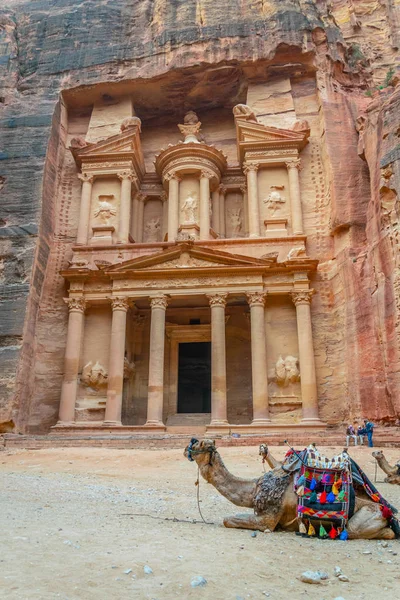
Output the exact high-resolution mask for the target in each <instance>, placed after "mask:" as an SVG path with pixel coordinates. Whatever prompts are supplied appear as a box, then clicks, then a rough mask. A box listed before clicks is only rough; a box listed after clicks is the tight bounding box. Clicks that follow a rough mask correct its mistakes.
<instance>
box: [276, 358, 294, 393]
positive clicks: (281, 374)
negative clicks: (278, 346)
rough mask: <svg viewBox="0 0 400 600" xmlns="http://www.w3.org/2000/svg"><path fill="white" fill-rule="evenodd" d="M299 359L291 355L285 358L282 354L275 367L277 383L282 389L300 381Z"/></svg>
mask: <svg viewBox="0 0 400 600" xmlns="http://www.w3.org/2000/svg"><path fill="white" fill-rule="evenodd" d="M298 363H299V361H298V359H297V358H296V357H295V356H291V355H290V354H289V355H288V356H286V357H285V358H283V356H282V355H281V354H280V355H279V358H278V360H277V361H276V365H275V374H276V383H277V384H278V385H280V386H281V387H287V386H288V385H289V384H290V383H296V382H297V381H300V371H299V367H298Z"/></svg>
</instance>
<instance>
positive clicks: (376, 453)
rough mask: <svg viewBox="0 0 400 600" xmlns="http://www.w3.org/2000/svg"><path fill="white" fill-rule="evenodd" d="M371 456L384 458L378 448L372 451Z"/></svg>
mask: <svg viewBox="0 0 400 600" xmlns="http://www.w3.org/2000/svg"><path fill="white" fill-rule="evenodd" d="M372 456H373V457H374V458H377V459H381V458H385V457H384V456H383V452H381V451H380V450H375V452H373V453H372Z"/></svg>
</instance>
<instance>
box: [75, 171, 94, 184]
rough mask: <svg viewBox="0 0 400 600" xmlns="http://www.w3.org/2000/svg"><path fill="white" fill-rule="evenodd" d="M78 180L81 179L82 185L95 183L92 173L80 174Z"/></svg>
mask: <svg viewBox="0 0 400 600" xmlns="http://www.w3.org/2000/svg"><path fill="white" fill-rule="evenodd" d="M78 179H80V180H81V181H82V183H85V182H86V183H93V181H94V175H92V173H79V175H78Z"/></svg>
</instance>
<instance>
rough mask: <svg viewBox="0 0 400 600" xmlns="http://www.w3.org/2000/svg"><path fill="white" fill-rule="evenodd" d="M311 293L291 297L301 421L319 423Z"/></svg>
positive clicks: (308, 291)
mask: <svg viewBox="0 0 400 600" xmlns="http://www.w3.org/2000/svg"><path fill="white" fill-rule="evenodd" d="M313 293H314V290H305V291H302V292H292V293H291V297H292V300H293V302H294V304H295V306H296V316H297V335H298V339H299V363H300V383H301V398H302V403H303V406H302V416H303V421H307V422H309V421H311V422H318V423H320V420H319V416H318V394H317V378H316V373H315V358H314V344H313V337H312V328H311V310H310V308H311V307H310V304H311V296H312V295H313Z"/></svg>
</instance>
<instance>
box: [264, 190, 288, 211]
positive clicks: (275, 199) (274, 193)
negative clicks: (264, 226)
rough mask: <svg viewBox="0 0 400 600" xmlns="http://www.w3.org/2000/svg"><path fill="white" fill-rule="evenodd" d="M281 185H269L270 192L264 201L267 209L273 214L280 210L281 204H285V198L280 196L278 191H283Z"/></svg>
mask: <svg viewBox="0 0 400 600" xmlns="http://www.w3.org/2000/svg"><path fill="white" fill-rule="evenodd" d="M283 189H284V186H283V185H271V191H270V193H269V195H268V196H267V198H265V199H264V203H265V204H267V208H268V209H269V210H270V211H271V213H272V214H274V213H275V212H276V211H277V210H278V209H280V208H281V206H282V204H284V203H285V202H286V198H285V197H284V196H282V195H281V193H280V190H283Z"/></svg>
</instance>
